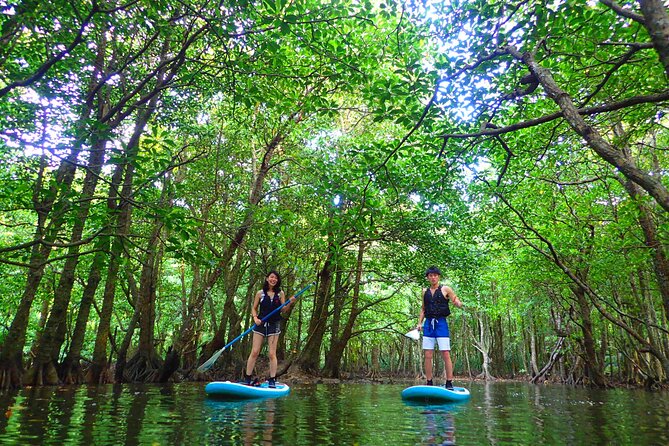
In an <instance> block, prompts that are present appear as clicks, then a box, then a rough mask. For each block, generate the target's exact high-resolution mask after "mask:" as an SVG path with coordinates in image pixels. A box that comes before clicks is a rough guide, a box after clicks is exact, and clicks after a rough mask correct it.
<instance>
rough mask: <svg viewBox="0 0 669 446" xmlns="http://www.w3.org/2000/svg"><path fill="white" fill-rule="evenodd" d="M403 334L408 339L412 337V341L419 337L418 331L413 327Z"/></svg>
mask: <svg viewBox="0 0 669 446" xmlns="http://www.w3.org/2000/svg"><path fill="white" fill-rule="evenodd" d="M404 336H406V337H407V338H409V339H413V340H414V341H417V340H418V339H420V333H419V332H418V330H417V329H415V328H414V329H413V330H411V331H410V332H409V333H407V334H405V335H404Z"/></svg>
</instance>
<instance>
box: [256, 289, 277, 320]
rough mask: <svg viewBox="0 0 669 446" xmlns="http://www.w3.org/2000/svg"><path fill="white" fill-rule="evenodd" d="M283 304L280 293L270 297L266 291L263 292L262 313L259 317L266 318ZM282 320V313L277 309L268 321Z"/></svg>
mask: <svg viewBox="0 0 669 446" xmlns="http://www.w3.org/2000/svg"><path fill="white" fill-rule="evenodd" d="M280 306H281V299H280V298H279V293H276V292H275V293H274V297H269V296H268V295H267V294H265V292H264V291H263V292H262V296H260V313H259V314H258V317H259V318H260V319H262V318H264V317H265V316H267V315H268V314H270V313H271V312H272V311H274V310H276V309H277V308H279V307H280ZM280 320H281V313H280V312H279V311H277V312H276V313H274V314H273V315H272V317H270V318H269V319H268V320H267V321H266V322H276V321H280Z"/></svg>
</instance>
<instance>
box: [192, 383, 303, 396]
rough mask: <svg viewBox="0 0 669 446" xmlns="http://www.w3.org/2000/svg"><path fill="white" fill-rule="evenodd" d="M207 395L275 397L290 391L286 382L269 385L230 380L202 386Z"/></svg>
mask: <svg viewBox="0 0 669 446" xmlns="http://www.w3.org/2000/svg"><path fill="white" fill-rule="evenodd" d="M204 391H205V393H206V394H207V395H209V396H211V397H216V398H225V399H229V400H249V399H255V398H276V397H280V396H285V395H288V394H289V393H290V387H289V386H288V385H287V384H281V383H276V387H269V385H268V384H267V383H266V382H264V383H262V384H261V385H259V386H247V385H246V384H243V383H235V382H231V381H214V382H210V383H209V384H207V385H206V386H205V388H204Z"/></svg>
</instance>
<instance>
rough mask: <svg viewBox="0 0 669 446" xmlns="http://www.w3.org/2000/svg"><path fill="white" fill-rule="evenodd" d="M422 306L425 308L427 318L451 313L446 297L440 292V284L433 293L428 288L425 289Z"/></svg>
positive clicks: (445, 315)
mask: <svg viewBox="0 0 669 446" xmlns="http://www.w3.org/2000/svg"><path fill="white" fill-rule="evenodd" d="M423 306H424V308H425V317H426V318H429V319H432V318H438V317H447V316H448V315H449V314H451V309H450V308H449V306H448V299H447V298H446V297H445V296H444V293H442V292H441V285H439V288H437V289H436V290H435V291H434V294H432V292H430V288H427V289H426V290H425V294H423Z"/></svg>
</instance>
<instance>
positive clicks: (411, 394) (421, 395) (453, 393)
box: [402, 386, 470, 402]
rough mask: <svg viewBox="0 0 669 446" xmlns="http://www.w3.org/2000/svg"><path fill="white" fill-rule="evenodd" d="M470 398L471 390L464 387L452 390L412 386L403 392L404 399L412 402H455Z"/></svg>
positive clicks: (438, 387) (439, 387)
mask: <svg viewBox="0 0 669 446" xmlns="http://www.w3.org/2000/svg"><path fill="white" fill-rule="evenodd" d="M469 397H470V395H469V390H467V389H465V388H464V387H453V390H450V389H447V388H446V387H442V386H411V387H407V388H406V389H404V390H403V391H402V398H404V399H405V400H410V401H424V402H428V401H429V402H438V401H443V402H454V401H466V400H468V399H469Z"/></svg>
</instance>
